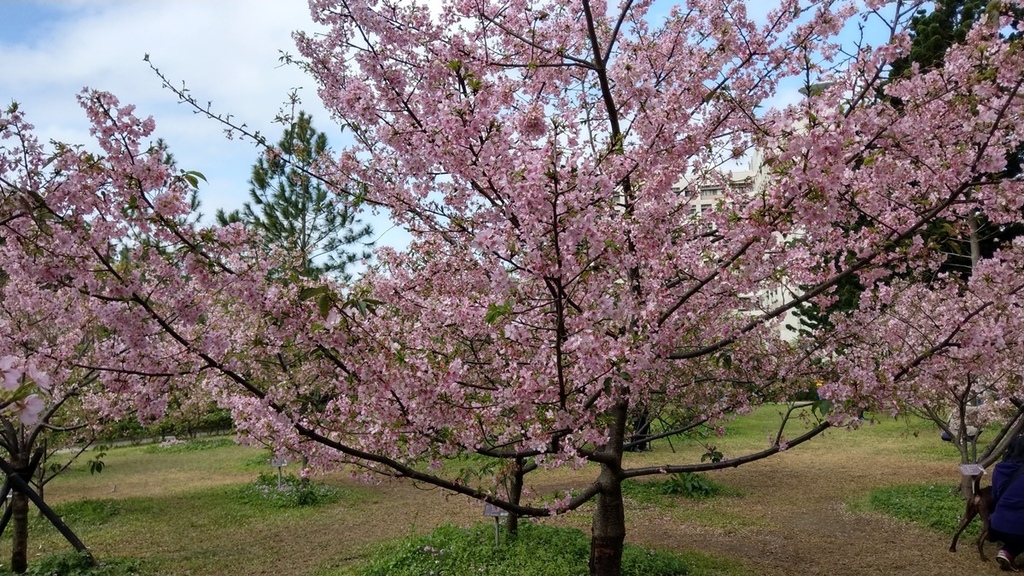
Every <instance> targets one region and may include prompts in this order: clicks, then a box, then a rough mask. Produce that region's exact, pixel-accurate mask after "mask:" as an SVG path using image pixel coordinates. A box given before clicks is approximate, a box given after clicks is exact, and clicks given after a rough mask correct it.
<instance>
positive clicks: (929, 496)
mask: <svg viewBox="0 0 1024 576" xmlns="http://www.w3.org/2000/svg"><path fill="white" fill-rule="evenodd" d="M957 488H958V487H955V486H951V485H949V484H911V485H905V486H892V487H889V488H881V489H879V490H874V491H872V492H871V493H870V494H869V495H868V498H867V502H866V505H867V507H868V508H870V509H873V510H877V511H880V512H884V513H885V514H888V515H890V516H893V517H895V518H898V519H900V520H906V521H908V522H913V523H915V524H920V525H922V526H926V527H928V528H931V529H932V530H935V531H937V532H941V533H943V534H950V535H952V534H953V532H955V531H956V528H957V526H958V525H959V523H960V515H961V514H963V512H964V501H963V499H962V498H960V496H959V495H958V493H957ZM864 504H865V503H861V504H860V505H861V506H862V507H863V506H864ZM965 534H966V535H967V536H966V537H967V538H968V539H969V538H970V537H971V536H976V535H977V534H978V523H977V522H975V523H973V524H972V525H971V526H969V527H968V528H967V530H965Z"/></svg>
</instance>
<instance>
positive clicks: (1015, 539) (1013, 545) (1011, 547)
mask: <svg viewBox="0 0 1024 576" xmlns="http://www.w3.org/2000/svg"><path fill="white" fill-rule="evenodd" d="M988 541H989V542H1002V543H1003V550H1006V551H1007V552H1009V553H1010V554H1013V555H1014V556H1017V555H1018V554H1020V553H1021V552H1024V535H1021V534H1007V533H1006V532H1000V531H998V530H992V531H990V532H989V533H988Z"/></svg>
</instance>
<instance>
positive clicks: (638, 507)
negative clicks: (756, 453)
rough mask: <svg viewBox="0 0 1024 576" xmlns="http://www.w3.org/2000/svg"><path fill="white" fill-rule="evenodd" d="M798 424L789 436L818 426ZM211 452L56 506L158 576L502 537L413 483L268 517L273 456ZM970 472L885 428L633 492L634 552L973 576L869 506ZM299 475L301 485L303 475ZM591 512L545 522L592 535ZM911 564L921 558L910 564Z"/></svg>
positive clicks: (336, 570)
mask: <svg viewBox="0 0 1024 576" xmlns="http://www.w3.org/2000/svg"><path fill="white" fill-rule="evenodd" d="M779 417H780V409H778V408H774V407H766V408H762V409H760V410H758V411H756V412H755V413H754V414H752V415H749V416H745V417H743V418H741V419H739V420H737V421H735V422H733V423H730V424H728V425H727V426H726V429H727V431H728V433H727V435H726V436H725V437H712V438H705V439H704V442H705V443H706V444H712V445H714V446H716V448H717V449H718V450H720V451H721V452H723V453H724V455H725V456H726V457H727V458H728V457H730V456H738V455H740V454H742V453H743V452H744V451H747V450H757V449H763V448H764V447H766V446H767V443H768V438H769V436H773V435H774V434H773V431H774V428H775V426H776V425H777V423H778V421H779ZM794 424H795V426H796V428H795V429H794V430H793V431H791V432H787V434H786V435H787V436H788V437H795V436H797V435H799V434H800V433H801V431H802V429H804V426H805V425H804V424H803V423H801V422H795V423H794ZM200 447H201V448H203V449H194V450H188V449H182V448H180V447H179V448H177V449H173V450H166V449H155V448H154V447H126V448H117V449H113V450H110V451H109V452H108V454H107V456H106V458H105V462H106V464H107V465H106V467H105V469H104V470H103V472H102V473H100V474H96V475H90V474H89V473H88V471H87V470H86V469H85V466H84V464H81V465H79V466H78V467H77V468H75V469H73V470H72V471H71V472H69V473H67V474H65V475H64V476H61V477H60V478H58V479H57V480H55V481H54V482H53V483H51V484H50V485H49V486H48V487H47V492H46V497H47V500H48V501H49V502H50V503H51V505H54V506H55V507H56V508H57V510H58V512H59V513H60V514H62V515H63V516H64V517H65V519H66V521H67V522H68V524H69V525H70V526H71V527H72V528H73V529H75V530H76V531H77V533H78V534H79V536H80V537H81V538H82V540H83V541H84V542H85V543H86V544H87V545H88V546H89V547H90V549H92V550H93V551H94V553H95V554H96V555H97V557H99V558H100V559H114V558H130V559H136V560H138V561H139V563H140V567H141V572H142V573H143V574H160V575H163V574H167V575H186V574H188V575H220V574H241V575H248V574H252V575H259V574H267V575H270V574H275V575H292V574H293V575H310V576H340V575H344V574H355V573H356V567H357V566H359V565H361V563H363V562H364V561H365V560H366V559H367V558H369V556H370V555H371V554H372V553H373V552H374V551H375V550H377V549H378V548H379V547H380V546H381V545H382V543H387V542H392V541H394V540H395V539H396V538H400V537H404V536H409V535H414V534H417V535H418V534H425V533H427V532H429V531H431V530H433V529H434V528H436V527H438V526H441V525H444V524H453V525H456V526H471V525H475V524H479V523H481V522H486V519H484V518H483V517H482V514H481V507H480V506H479V505H478V504H476V503H470V502H467V501H466V499H465V498H462V497H459V496H455V495H451V494H444V493H442V492H440V491H438V490H436V489H428V488H427V487H424V486H416V485H413V484H412V483H408V482H391V483H383V484H376V485H366V484H360V483H357V482H355V481H354V480H352V479H351V478H349V477H348V476H347V475H346V474H343V473H335V474H332V475H329V476H327V477H325V478H320V479H318V480H320V481H321V482H323V483H325V484H327V485H329V486H330V487H331V488H333V489H334V491H335V492H334V494H335V495H334V497H333V500H332V501H330V502H328V503H326V504H322V505H319V506H312V507H300V508H286V507H272V506H267V505H259V504H257V503H253V502H252V501H251V499H247V498H246V497H245V495H244V493H243V489H244V487H245V486H246V485H247V484H250V483H251V482H252V481H253V480H255V479H256V478H257V476H259V474H260V473H272V472H273V469H272V468H271V467H270V465H269V463H267V461H266V458H267V455H266V454H265V453H264V452H263V451H261V450H257V449H252V448H245V447H240V446H235V445H233V444H231V443H224V442H220V443H217V442H214V443H207V444H206V445H204V446H200ZM705 450H706V449H705V447H704V446H702V445H701V444H700V443H697V442H694V441H687V442H681V441H679V440H674V441H673V445H672V447H670V446H669V444H668V442H666V441H659V442H657V443H656V444H655V450H654V451H652V452H647V453H642V454H630V455H629V460H630V462H629V463H630V464H637V465H655V464H663V463H667V462H699V461H700V456H701V455H702V454H703V453H704V452H705ZM957 462H958V460H957V456H956V453H955V451H954V450H953V448H952V447H951V446H949V445H948V444H947V443H943V442H940V441H939V440H938V433H937V432H936V431H935V430H934V429H933V428H932V427H931V426H930V425H928V424H926V423H923V422H916V421H912V422H907V421H903V420H892V419H889V418H886V417H881V418H878V423H876V424H870V425H864V426H862V427H861V429H860V430H856V431H846V430H833V431H829V432H827V433H826V435H825V437H823V438H818V439H815V440H812V441H811V442H809V443H807V444H805V445H802V446H799V447H797V448H794V449H793V450H790V451H787V452H785V453H783V454H780V455H777V456H775V457H772V458H769V459H767V460H764V461H761V462H756V463H752V464H749V465H744V466H742V467H740V468H737V469H731V470H725V471H721V472H716V473H711V474H709V475H708V478H709V479H711V480H713V481H714V482H715V483H716V484H719V485H720V486H721V487H722V488H723V490H722V491H721V492H720V495H718V496H715V497H710V498H705V499H699V500H690V499H686V498H683V497H681V496H675V495H671V494H670V495H666V496H664V497H660V498H659V497H652V495H651V491H650V490H646V489H645V488H644V487H633V488H632V489H631V490H632V492H629V491H627V500H628V501H627V524H628V531H629V533H628V535H627V541H628V542H630V543H633V544H636V545H638V546H641V547H646V548H648V549H655V550H667V551H671V552H675V553H678V554H681V555H682V556H683V558H684V559H685V560H686V562H687V563H688V564H689V568H690V574H696V575H697V576H700V575H705V576H711V575H720V576H743V575H753V574H759V575H771V574H780V575H782V574H833V573H843V574H882V573H897V571H898V573H900V574H905V575H907V574H909V575H914V574H935V573H940V572H947V573H968V572H969V571H970V570H973V569H974V567H975V564H977V559H976V555H975V556H973V557H971V555H970V554H969V553H964V554H957V555H950V554H948V552H945V547H948V537H949V536H951V532H950V533H948V534H944V533H942V532H939V531H938V530H937V529H929V528H924V527H920V526H918V525H915V524H912V523H901V522H898V521H896V520H893V519H891V517H889V516H887V515H882V514H880V513H878V512H876V511H873V510H872V508H871V506H868V505H864V502H865V501H866V499H869V498H870V495H871V493H872V491H874V490H876V489H879V488H885V487H887V486H898V485H908V484H926V483H931V484H934V485H940V486H947V485H948V486H952V485H953V484H955V482H956V480H957V476H956V464H957ZM285 470H286V472H287V471H291V472H297V470H295V466H294V465H292V466H289V467H286V469H285ZM593 474H594V471H593V469H589V468H584V469H582V470H579V471H573V470H554V471H544V472H537V473H534V474H531V475H530V476H529V477H528V481H527V482H528V484H530V485H532V487H533V489H534V491H535V493H537V494H543V493H547V492H549V491H550V490H551V489H559V488H566V489H567V488H570V487H571V486H572V485H573V483H574V480H576V479H577V478H592V477H593ZM650 480H664V478H654V479H650ZM851 503H852V507H851V506H850V504H851ZM588 512H589V508H585V509H584V510H581V511H580V512H578V513H575V514H571V515H568V516H566V517H559V518H548V519H543V520H541V523H542V524H546V525H551V526H559V527H575V528H579V529H581V530H583V531H584V532H588V531H589V521H590V518H589V514H588ZM941 514H944V512H943V513H940V515H941ZM951 521H952V522H953V523H954V525H955V517H954V518H952V519H951ZM942 529H944V527H943V528H942ZM67 549H68V546H67V545H66V544H65V543H64V542H63V541H62V540H61V539H60V537H59V535H57V534H56V531H55V530H53V529H52V528H50V527H49V526H48V525H46V524H45V522H44V521H34V522H33V525H32V530H31V535H30V554H31V556H32V557H34V558H39V557H41V556H43V555H46V554H50V553H54V552H60V551H64V550H67ZM907 549H913V550H916V551H918V552H920V554H919V555H920V558H918V557H917V556H916V555H910V556H909V557H908V554H907V552H906V550H907ZM825 550H828V554H827V555H826V554H823V551H825ZM9 554H10V541H9V538H8V537H5V538H4V539H3V540H2V541H0V562H2V563H3V564H5V565H6V564H7V561H8V560H9V558H8V557H9ZM836 555H839V557H840V558H842V559H843V560H842V562H843V566H844V569H843V570H842V571H841V572H839V571H835V560H834V558H835V557H836ZM31 561H32V560H31V559H30V563H31ZM979 566H981V567H982V568H991V567H992V566H984V565H979ZM873 570H874V571H873ZM982 573H984V572H982Z"/></svg>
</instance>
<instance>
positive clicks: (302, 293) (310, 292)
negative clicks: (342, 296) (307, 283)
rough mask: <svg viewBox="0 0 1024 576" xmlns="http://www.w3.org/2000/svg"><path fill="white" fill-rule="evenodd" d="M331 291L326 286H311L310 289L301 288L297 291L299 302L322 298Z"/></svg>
mask: <svg viewBox="0 0 1024 576" xmlns="http://www.w3.org/2000/svg"><path fill="white" fill-rule="evenodd" d="M330 291H331V290H330V288H328V287H327V286H313V287H310V288H303V289H302V290H299V300H309V299H311V298H316V297H318V296H322V295H323V294H327V293H329V292H330Z"/></svg>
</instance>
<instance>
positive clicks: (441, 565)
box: [356, 523, 687, 576]
mask: <svg viewBox="0 0 1024 576" xmlns="http://www.w3.org/2000/svg"><path fill="white" fill-rule="evenodd" d="M589 558H590V540H589V538H588V537H587V536H586V535H585V534H584V533H583V532H581V531H579V530H577V529H574V528H556V527H552V526H543V525H537V524H532V523H523V524H520V526H519V534H518V536H516V537H514V538H511V537H510V538H507V541H506V542H502V543H501V544H500V545H498V546H495V545H494V528H493V526H492V525H490V524H481V525H478V526H475V527H472V528H459V527H456V526H451V525H445V526H440V527H438V528H437V529H435V530H434V531H433V532H431V533H430V534H427V535H425V536H417V537H411V538H406V539H403V540H400V541H398V542H394V543H391V544H389V545H386V546H384V547H383V548H381V549H380V550H379V551H378V552H377V553H376V554H374V555H373V556H372V557H371V558H370V560H368V561H367V562H366V563H365V564H364V565H362V566H360V567H358V568H357V569H356V574H358V575H359V576H422V575H424V574H457V575H462V574H474V575H479V576H527V575H529V576H533V575H536V574H543V575H544V576H578V575H579V574H585V573H586V571H587V562H588V560H589ZM686 573H687V569H686V564H685V563H684V562H683V561H682V560H681V559H679V558H678V557H676V556H674V555H672V554H670V553H668V552H661V551H653V550H648V549H645V548H640V547H637V546H632V545H626V548H625V550H624V551H623V555H622V574H623V576H681V575H683V574H686Z"/></svg>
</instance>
